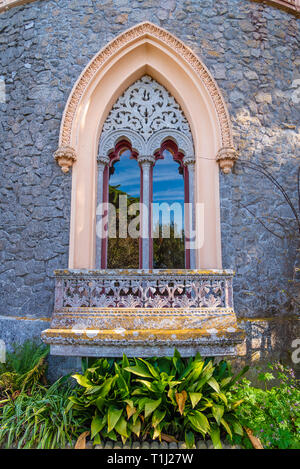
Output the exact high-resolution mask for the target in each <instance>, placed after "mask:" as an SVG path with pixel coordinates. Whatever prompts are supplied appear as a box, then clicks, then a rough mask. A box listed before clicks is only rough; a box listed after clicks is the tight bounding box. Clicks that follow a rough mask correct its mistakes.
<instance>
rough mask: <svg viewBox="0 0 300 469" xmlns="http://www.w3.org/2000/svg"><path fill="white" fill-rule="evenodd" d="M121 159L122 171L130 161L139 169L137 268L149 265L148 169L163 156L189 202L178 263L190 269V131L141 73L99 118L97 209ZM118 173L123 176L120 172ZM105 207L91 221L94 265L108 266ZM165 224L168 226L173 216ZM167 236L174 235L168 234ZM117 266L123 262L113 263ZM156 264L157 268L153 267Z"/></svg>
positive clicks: (159, 90)
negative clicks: (181, 259)
mask: <svg viewBox="0 0 300 469" xmlns="http://www.w3.org/2000/svg"><path fill="white" fill-rule="evenodd" d="M124 158H127V159H128V161H127V166H126V167H125V170H126V168H127V171H128V175H129V174H130V172H131V171H132V170H133V167H134V163H136V162H137V163H138V165H139V169H140V184H139V187H140V194H139V200H140V202H141V205H140V207H141V209H140V212H141V213H140V241H139V267H140V268H143V269H149V268H152V267H153V210H152V202H153V170H154V168H155V172H158V170H159V166H160V165H159V160H165V161H166V160H167V159H168V160H171V161H170V162H169V163H172V160H173V162H176V163H177V168H176V165H174V166H173V168H174V179H176V171H177V170H178V169H179V172H180V174H181V175H182V178H183V182H184V191H183V197H182V200H183V202H185V207H186V203H189V204H190V207H191V208H190V209H189V210H188V213H184V215H183V217H182V219H183V220H184V226H183V227H182V230H183V231H184V233H185V250H184V251H185V254H184V265H181V267H187V268H195V253H194V250H193V249H189V234H190V233H192V229H193V228H194V166H195V157H194V145H193V138H192V133H191V129H190V126H189V123H188V121H187V119H186V117H185V116H184V113H183V111H182V109H181V108H180V106H179V104H178V103H177V102H176V100H175V99H174V97H173V96H172V95H171V94H170V93H169V92H168V91H167V90H166V88H164V87H163V86H162V85H161V84H159V83H158V82H157V81H156V80H154V79H153V78H152V77H151V76H149V75H144V76H143V77H142V78H140V79H139V80H137V81H136V82H135V83H133V84H132V85H131V86H129V87H128V88H127V89H126V90H125V92H124V93H123V94H122V95H121V96H120V97H119V98H118V99H117V101H116V102H115V104H114V105H113V107H112V109H111V110H110V112H109V114H108V116H107V118H106V120H105V122H104V125H103V129H102V134H101V137H100V144H99V152H98V158H97V162H98V180H97V194H98V196H97V207H98V208H97V210H99V204H103V203H104V204H105V202H107V201H108V200H109V191H110V189H109V187H110V178H111V180H112V176H111V175H112V174H113V172H114V168H115V167H116V168H117V165H118V162H119V161H121V162H122V161H123V159H124ZM130 160H131V166H130ZM132 160H136V161H132ZM128 163H129V164H128ZM123 176H124V178H125V180H126V174H124V175H123ZM171 179H172V177H171ZM136 185H138V182H137V184H136ZM111 187H112V184H111ZM135 190H136V189H135ZM125 192H126V191H125ZM174 200H176V196H174ZM170 202H172V201H171V200H170ZM102 206H103V205H102ZM182 206H183V205H182ZM107 211H108V208H107V209H105V210H104V211H98V221H97V225H96V226H97V230H98V231H97V234H98V236H97V238H96V266H97V267H98V268H107V267H110V265H108V263H107V250H108V244H109V238H108V237H107V235H108V230H107V226H108V225H107V224H106V226H104V222H103V221H102V220H103V219H104V216H107ZM173 216H175V215H173ZM170 222H171V224H173V225H174V218H172V221H171V220H170ZM99 225H100V228H99ZM99 233H100V234H101V235H100V236H99ZM171 235H172V237H173V239H174V233H171ZM156 245H157V243H156ZM113 267H116V265H113ZM119 267H127V266H126V265H119ZM157 267H160V266H159V265H157ZM164 267H175V265H173V264H172V263H171V265H167V266H166V265H164Z"/></svg>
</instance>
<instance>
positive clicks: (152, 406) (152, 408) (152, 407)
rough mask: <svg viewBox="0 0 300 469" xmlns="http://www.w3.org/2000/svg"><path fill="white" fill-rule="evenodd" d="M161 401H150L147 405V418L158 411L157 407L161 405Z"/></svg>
mask: <svg viewBox="0 0 300 469" xmlns="http://www.w3.org/2000/svg"><path fill="white" fill-rule="evenodd" d="M160 403H161V399H157V400H155V401H153V400H150V399H148V400H147V402H146V403H145V418H147V417H148V416H149V415H150V414H152V412H154V411H155V409H157V407H158V406H159V405H160Z"/></svg>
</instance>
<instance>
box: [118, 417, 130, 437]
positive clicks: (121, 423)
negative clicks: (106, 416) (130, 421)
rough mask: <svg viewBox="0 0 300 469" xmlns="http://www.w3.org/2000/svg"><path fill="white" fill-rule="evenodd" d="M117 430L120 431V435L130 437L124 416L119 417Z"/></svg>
mask: <svg viewBox="0 0 300 469" xmlns="http://www.w3.org/2000/svg"><path fill="white" fill-rule="evenodd" d="M115 430H116V431H117V432H118V433H119V435H121V436H124V437H126V438H128V433H127V422H126V420H125V419H124V417H120V418H119V420H118V422H117V423H116V426H115Z"/></svg>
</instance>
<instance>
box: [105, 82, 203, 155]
mask: <svg viewBox="0 0 300 469" xmlns="http://www.w3.org/2000/svg"><path fill="white" fill-rule="evenodd" d="M124 137H125V138H126V139H128V140H129V141H130V142H131V145H132V147H133V148H134V150H136V151H137V153H138V154H139V155H140V156H142V155H154V153H155V152H156V151H157V150H159V149H160V147H161V144H162V142H163V141H164V140H165V139H167V138H173V139H174V140H175V142H176V143H177V145H178V148H179V150H180V151H183V152H184V154H185V155H187V156H189V157H191V156H192V155H194V150H193V139H192V134H191V130H190V126H189V123H188V121H187V119H186V117H185V116H184V114H183V112H182V110H181V108H180V106H179V104H178V103H177V102H176V101H175V99H174V98H173V96H171V95H170V93H168V91H167V90H166V89H165V88H164V87H163V86H162V85H160V84H159V83H157V81H155V80H154V79H153V78H151V77H150V76H148V75H144V76H143V77H142V78H141V79H139V80H137V81H136V82H135V83H134V84H133V85H131V86H130V87H129V88H127V90H126V91H125V92H124V93H123V94H122V96H120V97H119V99H118V100H117V101H116V103H115V104H114V106H113V107H112V109H111V111H110V113H109V115H108V117H107V118H106V121H105V123H104V125H103V130H102V134H101V139H100V146H99V155H107V154H109V152H110V151H112V150H113V149H114V147H115V145H116V142H117V141H118V140H119V139H120V138H124Z"/></svg>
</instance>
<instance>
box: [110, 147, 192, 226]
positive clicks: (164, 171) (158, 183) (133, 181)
mask: <svg viewBox="0 0 300 469" xmlns="http://www.w3.org/2000/svg"><path fill="white" fill-rule="evenodd" d="M114 167H115V172H114V174H112V175H111V176H110V179H109V184H110V185H112V186H117V185H120V187H119V189H120V190H122V191H124V192H127V194H129V195H131V196H133V197H139V196H140V169H139V166H138V163H137V161H136V160H134V159H130V151H129V150H127V151H125V152H124V153H123V154H122V155H121V157H120V161H118V162H116V163H115V166H114ZM178 168H179V165H178V163H176V162H175V161H174V160H173V156H172V154H171V153H170V152H168V151H165V152H164V159H162V160H158V161H156V164H155V166H154V168H153V203H154V204H161V203H163V202H166V203H168V204H170V205H171V204H173V203H174V202H175V203H176V202H177V203H178V204H180V205H181V213H182V215H181V216H182V223H181V216H178V214H177V215H176V216H175V222H176V224H177V227H178V229H179V230H181V229H182V228H183V204H184V182H183V177H182V175H181V174H179V172H178ZM158 219H159V211H158V208H157V206H156V205H154V206H153V226H156V224H157V221H158ZM171 220H172V221H174V214H173V213H172V212H171ZM160 221H161V222H162V218H161V216H160Z"/></svg>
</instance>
